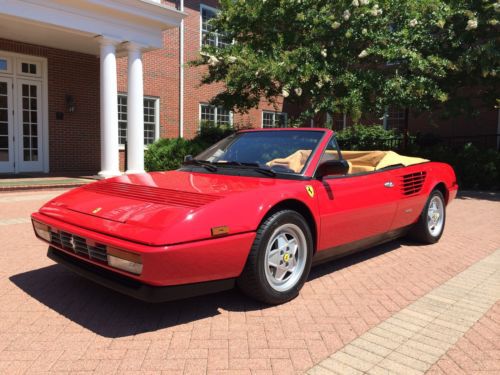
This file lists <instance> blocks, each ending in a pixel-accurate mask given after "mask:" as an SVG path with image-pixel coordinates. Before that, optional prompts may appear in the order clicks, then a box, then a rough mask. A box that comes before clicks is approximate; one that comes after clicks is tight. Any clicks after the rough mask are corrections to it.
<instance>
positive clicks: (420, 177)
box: [401, 172, 427, 195]
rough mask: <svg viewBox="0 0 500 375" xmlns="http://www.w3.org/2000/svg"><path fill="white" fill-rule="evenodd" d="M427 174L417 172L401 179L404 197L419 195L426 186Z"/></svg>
mask: <svg viewBox="0 0 500 375" xmlns="http://www.w3.org/2000/svg"><path fill="white" fill-rule="evenodd" d="M426 175H427V172H416V173H410V174H406V175H404V176H402V177H401V192H402V193H403V195H414V194H418V193H419V192H420V190H422V186H424V181H425V176H426Z"/></svg>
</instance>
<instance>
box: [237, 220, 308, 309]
mask: <svg viewBox="0 0 500 375" xmlns="http://www.w3.org/2000/svg"><path fill="white" fill-rule="evenodd" d="M312 252H313V241H312V235H311V230H310V228H309V225H308V224H307V222H306V221H305V219H304V217H303V216H302V215H300V214H299V213H297V212H296V211H292V210H282V211H278V212H276V213H274V214H272V215H270V216H269V217H267V218H266V219H265V220H264V222H263V223H262V224H261V225H260V227H259V229H258V230H257V235H256V237H255V241H254V243H253V245H252V249H251V250H250V254H249V256H248V260H247V264H246V265H245V269H244V270H243V273H242V274H241V276H240V278H239V279H238V285H239V287H240V289H241V290H243V292H245V293H246V294H248V295H249V296H251V297H253V298H256V299H258V300H260V301H263V302H266V303H270V304H278V303H283V302H286V301H288V300H290V299H292V298H294V297H295V296H297V294H298V292H299V290H300V289H301V288H302V286H303V285H304V283H305V281H306V279H307V276H308V275H309V270H310V269H311V261H312Z"/></svg>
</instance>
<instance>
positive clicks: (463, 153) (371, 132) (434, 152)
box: [337, 125, 500, 190]
mask: <svg viewBox="0 0 500 375" xmlns="http://www.w3.org/2000/svg"><path fill="white" fill-rule="evenodd" d="M401 137H402V136H401V135H398V134H397V133H395V132H393V131H390V130H384V128H382V127H381V126H377V125H374V126H359V125H356V126H353V127H350V128H347V129H346V130H342V131H339V132H338V133H337V140H338V142H339V145H340V148H341V150H391V149H392V150H394V151H397V152H400V153H401V154H404V155H411V156H418V157H421V158H425V159H429V160H431V161H438V162H443V163H448V164H450V165H451V166H452V167H453V168H454V170H455V173H456V175H457V180H458V183H459V185H460V188H461V189H486V190H490V189H491V190H500V153H499V152H497V151H496V150H493V149H479V148H477V147H475V146H474V145H472V144H466V145H464V146H458V147H457V146H448V145H443V144H442V143H441V142H442V139H440V138H438V137H432V136H430V135H427V136H424V137H419V138H416V137H410V138H409V147H408V148H407V149H406V150H397V148H398V146H399V145H401V144H402V138H401Z"/></svg>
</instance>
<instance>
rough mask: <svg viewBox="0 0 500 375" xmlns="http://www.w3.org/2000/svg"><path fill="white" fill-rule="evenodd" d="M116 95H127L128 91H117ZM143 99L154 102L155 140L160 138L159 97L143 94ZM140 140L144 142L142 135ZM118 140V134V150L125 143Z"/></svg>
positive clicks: (146, 146)
mask: <svg viewBox="0 0 500 375" xmlns="http://www.w3.org/2000/svg"><path fill="white" fill-rule="evenodd" d="M118 96H121V97H128V93H126V92H119V93H118ZM144 99H147V100H154V102H155V137H154V141H157V140H158V139H160V98H158V97H156V96H146V95H144ZM143 116H144V114H143ZM118 122H119V120H118ZM127 126H128V102H127ZM127 136H128V134H127ZM142 141H143V142H144V137H143V140H142ZM119 142H120V138H119V136H118V148H119V149H120V150H125V144H124V143H119ZM147 148H148V145H144V149H145V150H147Z"/></svg>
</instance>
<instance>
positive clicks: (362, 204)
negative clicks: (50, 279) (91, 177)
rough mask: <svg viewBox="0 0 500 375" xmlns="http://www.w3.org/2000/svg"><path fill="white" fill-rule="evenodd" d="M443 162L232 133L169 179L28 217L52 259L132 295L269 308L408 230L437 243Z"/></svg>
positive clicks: (445, 180) (152, 176) (159, 175)
mask: <svg viewBox="0 0 500 375" xmlns="http://www.w3.org/2000/svg"><path fill="white" fill-rule="evenodd" d="M457 189H458V186H457V182H456V177H455V173H454V172H453V169H452V168H451V167H450V166H449V165H446V164H442V163H435V162H430V161H428V160H425V159H420V158H411V157H404V156H401V155H398V154H396V153H394V152H391V151H341V150H340V149H339V147H338V144H337V141H336V139H335V136H334V134H333V132H332V131H330V130H327V129H312V128H308V129H269V130H248V131H241V132H238V133H236V134H234V135H231V136H230V137H228V138H225V139H223V140H222V141H220V142H218V143H217V144H215V145H213V146H212V147H210V148H209V149H207V150H206V151H204V152H202V153H201V154H199V155H197V156H196V157H194V158H193V157H186V160H185V162H184V164H183V166H182V167H181V168H180V169H178V170H176V171H170V172H155V173H144V174H136V175H124V176H120V177H116V178H111V179H107V180H101V181H98V182H95V183H91V184H88V185H86V186H83V187H80V188H77V189H74V190H71V191H69V192H67V193H64V194H62V195H61V196H59V197H57V198H55V199H53V200H51V201H50V202H48V203H47V204H45V205H44V206H43V207H42V208H41V209H40V210H39V211H38V212H36V213H34V214H33V215H32V220H33V228H34V231H35V233H36V235H37V236H38V237H39V238H40V239H42V240H43V241H45V242H47V243H48V244H49V249H48V256H49V258H51V259H53V260H54V261H56V262H58V263H61V264H63V265H65V266H67V267H69V268H70V269H71V270H73V271H75V272H76V273H78V274H80V275H83V276H84V277H87V278H89V279H92V280H94V281H96V282H97V283H100V284H102V285H104V286H106V287H110V288H112V289H115V290H117V291H119V292H122V293H125V294H128V295H130V296H133V297H136V298H139V299H142V300H145V301H150V302H158V301H166V300H171V299H176V298H185V297H190V296H195V295H200V294H204V293H210V292H215V291H220V290H224V289H229V288H232V287H233V286H234V285H235V284H236V285H237V286H238V287H239V288H240V289H241V290H242V291H243V292H244V293H246V294H248V295H249V296H251V297H254V298H256V299H258V300H260V301H263V302H266V303H270V304H278V303H283V302H286V301H288V300H290V299H292V298H294V297H295V296H297V294H298V293H299V291H300V289H301V288H302V286H303V285H304V283H305V282H306V280H307V277H308V274H309V271H310V269H311V266H312V265H314V264H317V263H320V262H323V261H326V260H330V259H332V258H336V257H339V256H342V255H346V254H348V253H352V252H355V251H359V250H363V249H366V248H368V247H370V246H374V245H376V244H380V243H382V242H386V241H390V240H392V239H394V238H396V237H400V236H404V235H410V236H412V237H413V238H414V239H417V240H419V241H421V242H423V243H434V242H436V241H438V240H439V238H440V237H441V235H442V233H443V230H444V225H445V218H446V211H445V210H446V205H447V204H448V203H449V202H450V201H451V200H452V199H453V198H455V196H456V193H457Z"/></svg>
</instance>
